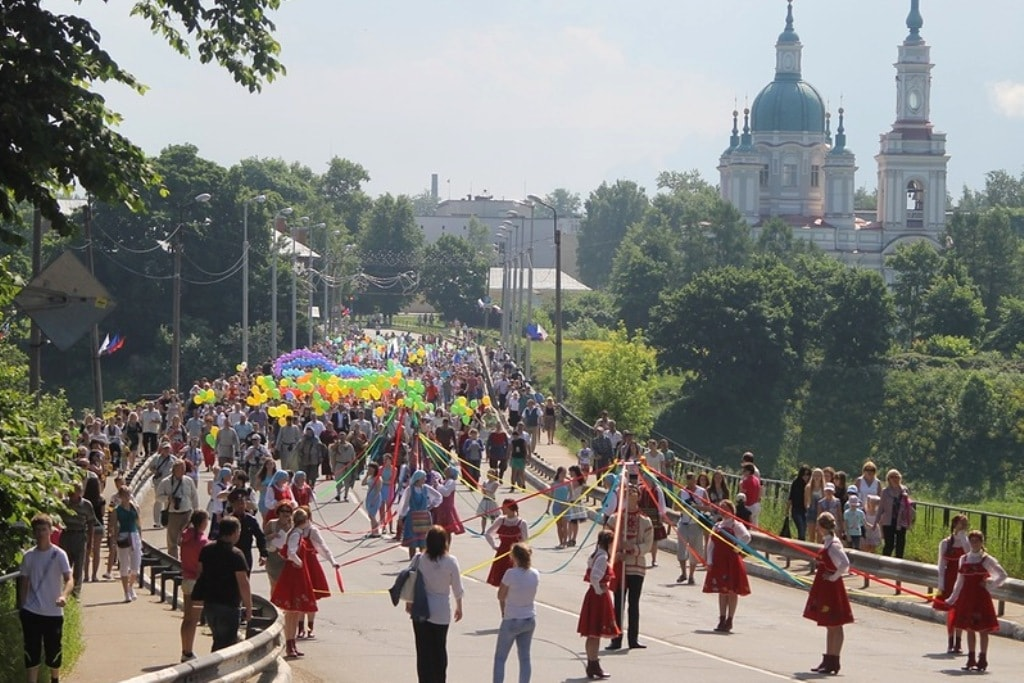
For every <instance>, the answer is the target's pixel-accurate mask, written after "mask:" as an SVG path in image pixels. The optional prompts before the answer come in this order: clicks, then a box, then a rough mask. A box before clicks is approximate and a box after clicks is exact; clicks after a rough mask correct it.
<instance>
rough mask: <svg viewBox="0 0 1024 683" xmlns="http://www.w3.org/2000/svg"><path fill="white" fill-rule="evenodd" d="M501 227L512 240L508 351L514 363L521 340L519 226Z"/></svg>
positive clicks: (521, 275)
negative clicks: (517, 243)
mask: <svg viewBox="0 0 1024 683" xmlns="http://www.w3.org/2000/svg"><path fill="white" fill-rule="evenodd" d="M501 227H502V228H504V229H505V230H507V231H508V233H509V235H510V236H511V238H512V242H511V243H512V252H511V253H510V255H509V268H510V278H511V282H510V289H511V298H510V300H509V305H510V309H511V315H510V316H509V326H508V333H509V340H508V341H509V350H510V351H511V352H512V359H513V360H515V361H516V362H518V361H519V349H520V347H521V346H522V340H521V339H520V337H519V335H520V333H521V325H520V324H519V323H520V320H521V319H522V316H523V311H522V297H521V296H520V295H519V290H520V289H521V288H522V286H523V271H522V250H521V249H519V248H518V247H517V245H516V242H517V241H519V237H518V236H519V226H518V225H516V224H515V223H513V222H512V221H508V220H505V221H502V222H501Z"/></svg>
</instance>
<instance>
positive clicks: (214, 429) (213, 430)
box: [210, 426, 220, 439]
mask: <svg viewBox="0 0 1024 683" xmlns="http://www.w3.org/2000/svg"><path fill="white" fill-rule="evenodd" d="M210 433H211V434H213V438H215V439H216V438H217V435H218V434H219V433H220V427H217V426H214V427H210Z"/></svg>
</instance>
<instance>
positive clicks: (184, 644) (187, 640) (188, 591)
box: [181, 510, 210, 662]
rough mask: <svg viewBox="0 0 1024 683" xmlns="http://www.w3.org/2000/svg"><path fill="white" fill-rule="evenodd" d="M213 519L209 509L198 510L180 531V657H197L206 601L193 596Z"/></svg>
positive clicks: (183, 659) (187, 658)
mask: <svg viewBox="0 0 1024 683" xmlns="http://www.w3.org/2000/svg"><path fill="white" fill-rule="evenodd" d="M209 522H210V513H208V512H207V511H206V510H196V511H195V512H193V513H192V517H191V519H189V525H188V526H187V527H185V530H184V531H182V532H181V592H182V595H184V604H183V605H182V608H181V661H183V662H187V661H189V660H190V659H195V658H196V656H195V654H193V652H192V647H193V645H195V640H196V627H197V626H198V625H199V615H200V613H201V612H202V611H203V603H202V602H201V601H196V600H193V599H192V589H193V588H195V585H196V578H197V577H198V576H199V553H200V552H202V550H203V548H205V547H206V546H207V545H208V544H209V543H210V540H209V539H208V538H207V537H206V527H207V526H208V525H209Z"/></svg>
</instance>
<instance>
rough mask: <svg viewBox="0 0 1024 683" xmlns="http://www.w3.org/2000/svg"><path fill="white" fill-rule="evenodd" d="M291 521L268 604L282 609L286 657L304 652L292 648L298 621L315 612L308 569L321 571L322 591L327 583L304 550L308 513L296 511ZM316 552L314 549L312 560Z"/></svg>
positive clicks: (319, 581)
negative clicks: (304, 530) (282, 565)
mask: <svg viewBox="0 0 1024 683" xmlns="http://www.w3.org/2000/svg"><path fill="white" fill-rule="evenodd" d="M292 522H293V526H292V530H291V531H289V532H288V539H287V541H286V542H285V545H284V547H283V548H281V551H280V552H281V555H282V556H283V557H284V558H285V563H284V568H283V569H282V570H281V576H280V577H278V579H277V583H275V584H274V591H273V592H272V593H271V594H270V601H271V602H272V603H274V605H276V606H277V607H279V608H281V609H282V610H284V632H285V640H286V656H288V657H301V656H302V654H303V653H301V652H299V650H298V648H297V647H296V645H295V640H296V638H297V637H298V630H299V621H300V620H301V619H302V618H303V615H305V614H309V613H312V612H316V611H317V607H316V600H317V593H316V589H315V588H314V583H313V580H312V578H311V576H310V570H311V569H312V567H313V566H314V565H315V566H316V568H317V569H319V570H320V577H319V578H318V581H317V583H321V582H322V585H321V586H320V589H321V590H322V589H323V585H325V584H326V583H327V581H326V579H325V578H323V569H321V568H320V564H319V562H317V561H316V560H315V559H313V560H312V561H311V560H310V552H309V550H308V549H306V548H303V546H309V545H310V540H309V539H308V538H307V537H306V536H304V535H303V529H304V528H305V527H307V526H308V525H309V513H307V512H306V511H305V510H303V509H301V508H300V509H298V510H296V511H295V512H294V513H293V515H292ZM315 553H316V551H315V550H314V551H313V553H312V555H313V557H314V558H315ZM314 571H315V570H314Z"/></svg>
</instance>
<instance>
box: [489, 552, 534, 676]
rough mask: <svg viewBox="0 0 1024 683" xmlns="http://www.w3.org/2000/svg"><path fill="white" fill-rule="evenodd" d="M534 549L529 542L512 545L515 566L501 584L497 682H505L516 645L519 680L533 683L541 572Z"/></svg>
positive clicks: (495, 651)
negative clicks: (533, 645)
mask: <svg viewBox="0 0 1024 683" xmlns="http://www.w3.org/2000/svg"><path fill="white" fill-rule="evenodd" d="M532 555H533V551H532V550H531V549H530V546H528V545H526V544H525V543H516V544H515V545H514V546H512V561H513V563H514V566H513V567H512V568H511V569H509V570H507V571H506V572H505V576H504V577H503V578H502V579H501V586H499V587H498V604H499V605H500V606H501V626H500V627H499V628H498V642H497V643H496V644H495V646H494V675H493V678H492V681H493V683H504V681H505V661H506V660H507V659H508V653H509V652H510V651H511V650H512V644H513V643H515V645H516V652H517V653H518V655H519V683H530V677H531V674H532V666H531V664H530V644H531V643H532V641H533V632H534V631H535V630H536V628H537V606H536V605H535V604H534V600H535V599H536V597H537V586H538V585H539V584H540V573H539V572H538V571H537V570H536V569H534V568H533V567H531V566H530V565H531V560H532Z"/></svg>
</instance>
